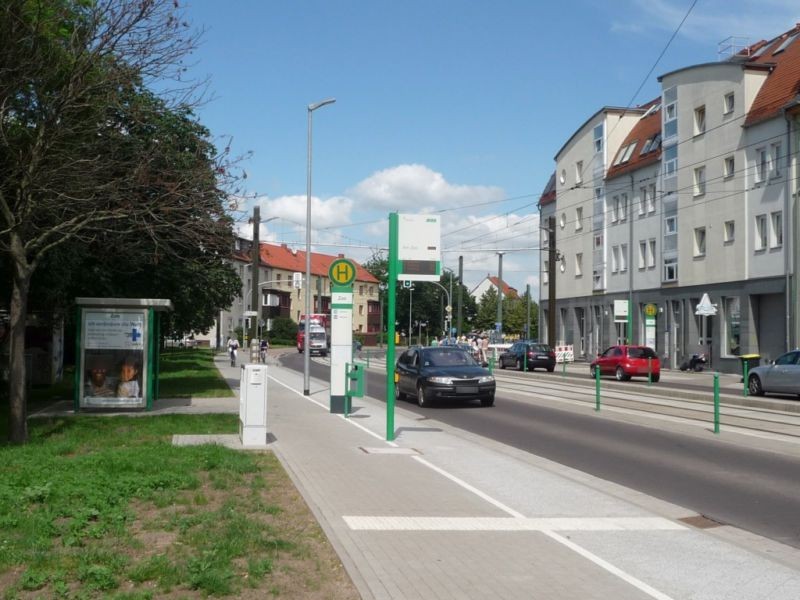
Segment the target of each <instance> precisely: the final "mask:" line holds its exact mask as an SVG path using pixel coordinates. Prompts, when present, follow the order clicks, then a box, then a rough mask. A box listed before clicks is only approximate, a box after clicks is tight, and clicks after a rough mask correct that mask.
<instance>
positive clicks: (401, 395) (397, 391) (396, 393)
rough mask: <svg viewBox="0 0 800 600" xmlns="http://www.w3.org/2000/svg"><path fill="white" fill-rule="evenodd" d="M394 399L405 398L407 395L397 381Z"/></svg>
mask: <svg viewBox="0 0 800 600" xmlns="http://www.w3.org/2000/svg"><path fill="white" fill-rule="evenodd" d="M394 399H395V400H405V399H406V395H405V394H404V393H403V392H401V391H400V386H399V385H398V384H397V383H395V384H394Z"/></svg>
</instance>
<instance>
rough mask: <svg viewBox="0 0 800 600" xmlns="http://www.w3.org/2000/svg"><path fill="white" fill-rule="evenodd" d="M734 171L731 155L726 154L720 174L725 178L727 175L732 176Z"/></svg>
mask: <svg viewBox="0 0 800 600" xmlns="http://www.w3.org/2000/svg"><path fill="white" fill-rule="evenodd" d="M735 171H736V168H735V162H734V160H733V157H732V156H726V157H725V162H724V164H723V166H722V175H723V177H725V179H728V178H729V177H733V173H734V172H735Z"/></svg>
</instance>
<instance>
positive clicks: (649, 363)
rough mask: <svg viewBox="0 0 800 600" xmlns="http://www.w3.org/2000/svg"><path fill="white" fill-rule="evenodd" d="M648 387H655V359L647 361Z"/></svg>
mask: <svg viewBox="0 0 800 600" xmlns="http://www.w3.org/2000/svg"><path fill="white" fill-rule="evenodd" d="M647 385H653V359H652V358H649V357H648V359H647Z"/></svg>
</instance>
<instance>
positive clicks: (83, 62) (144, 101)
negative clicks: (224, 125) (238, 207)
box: [0, 0, 232, 443]
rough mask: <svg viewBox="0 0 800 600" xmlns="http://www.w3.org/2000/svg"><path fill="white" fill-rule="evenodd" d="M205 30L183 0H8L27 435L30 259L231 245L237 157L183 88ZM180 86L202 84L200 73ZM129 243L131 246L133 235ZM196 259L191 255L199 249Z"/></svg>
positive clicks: (14, 371) (18, 400) (212, 253)
mask: <svg viewBox="0 0 800 600" xmlns="http://www.w3.org/2000/svg"><path fill="white" fill-rule="evenodd" d="M196 41H197V37H196V35H195V34H193V33H191V32H190V31H189V30H188V27H187V25H186V24H185V22H184V21H183V20H182V19H181V14H180V8H179V7H178V4H177V2H174V0H94V1H92V2H88V1H85V0H6V1H5V2H4V3H2V7H0V65H3V68H2V69H0V139H2V143H0V253H2V255H3V256H4V260H7V261H8V263H9V267H10V269H9V270H10V271H11V283H12V285H11V294H10V298H9V313H10V330H11V333H10V342H9V350H10V365H9V366H10V383H9V401H10V409H9V415H10V422H9V432H10V433H9V437H10V439H11V441H12V442H15V443H21V442H24V441H26V440H27V437H28V434H27V424H26V407H25V385H24V381H25V364H24V352H25V324H26V320H27V314H28V304H29V294H30V289H31V281H32V278H33V275H34V273H36V271H37V269H39V268H40V267H41V265H42V264H43V262H44V261H45V260H46V259H47V258H48V256H53V255H54V253H55V251H56V250H57V249H59V248H60V247H61V248H67V247H68V246H69V245H72V246H74V245H81V244H85V245H88V246H90V247H92V244H95V243H99V242H103V243H105V244H108V245H107V246H105V247H104V248H102V251H103V252H108V251H109V250H112V249H114V244H117V245H118V248H117V249H124V250H125V251H126V252H128V253H129V254H130V255H131V256H132V257H135V258H138V259H139V260H140V261H141V264H143V265H161V264H163V263H164V261H165V260H167V259H170V258H173V257H174V258H175V259H179V258H183V259H186V258H187V257H190V256H192V253H197V255H199V256H202V257H205V259H213V258H214V257H218V256H222V255H227V254H228V252H229V248H230V247H231V246H230V240H231V235H232V234H231V226H230V222H229V220H228V219H227V218H226V217H225V214H224V210H223V199H224V197H225V194H224V193H223V191H222V189H223V187H224V186H225V184H226V183H229V182H230V180H229V179H228V177H229V174H230V170H228V169H227V168H226V166H225V161H226V160H227V155H226V154H224V153H223V155H221V156H220V155H216V153H215V149H214V148H213V145H212V144H211V143H210V142H209V140H208V132H207V131H206V130H205V129H204V128H203V127H202V126H200V125H199V124H197V123H196V122H195V121H194V120H193V118H192V113H191V110H189V108H187V106H188V105H187V104H185V103H183V104H181V103H175V101H176V100H179V99H180V98H177V95H176V94H169V93H165V94H163V95H162V96H161V97H157V96H155V95H154V94H153V93H151V92H149V91H148V90H147V86H146V84H148V83H150V82H153V81H155V80H157V79H163V78H165V77H166V76H170V75H171V76H175V77H177V78H179V77H180V72H181V70H182V69H183V67H182V64H181V61H182V59H183V58H184V57H185V56H187V54H188V53H189V52H190V51H191V50H192V49H193V47H194V45H195V44H196ZM179 92H187V93H188V95H187V96H186V97H185V98H184V99H188V98H191V97H192V93H191V92H192V87H191V86H189V88H188V90H187V89H186V88H184V89H183V90H179ZM123 244H124V246H123ZM190 260H191V259H190ZM199 262H200V263H202V261H199Z"/></svg>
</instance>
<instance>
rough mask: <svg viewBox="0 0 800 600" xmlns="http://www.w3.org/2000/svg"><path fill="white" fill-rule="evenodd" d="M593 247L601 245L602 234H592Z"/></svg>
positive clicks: (600, 246)
mask: <svg viewBox="0 0 800 600" xmlns="http://www.w3.org/2000/svg"><path fill="white" fill-rule="evenodd" d="M594 247H595V250H596V249H598V248H602V247H603V236H602V234H600V235H596V236H594Z"/></svg>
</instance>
